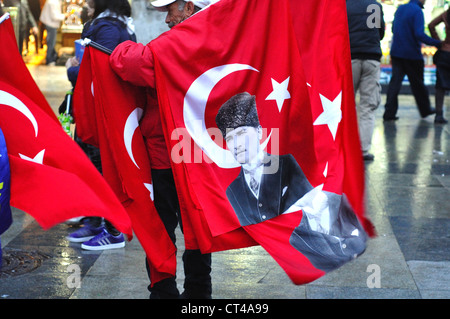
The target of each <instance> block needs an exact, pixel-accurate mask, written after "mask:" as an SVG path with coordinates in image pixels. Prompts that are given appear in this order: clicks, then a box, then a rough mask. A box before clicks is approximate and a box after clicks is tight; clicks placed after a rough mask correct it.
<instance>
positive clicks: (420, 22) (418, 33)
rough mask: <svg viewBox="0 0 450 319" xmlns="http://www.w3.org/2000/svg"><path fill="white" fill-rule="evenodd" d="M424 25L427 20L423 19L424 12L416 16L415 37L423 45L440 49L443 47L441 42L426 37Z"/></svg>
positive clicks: (419, 12)
mask: <svg viewBox="0 0 450 319" xmlns="http://www.w3.org/2000/svg"><path fill="white" fill-rule="evenodd" d="M424 25H425V20H424V17H423V12H422V11H418V12H417V14H415V16H414V36H415V37H416V39H418V40H419V41H420V42H422V43H425V44H428V45H432V46H435V47H437V48H439V47H440V46H441V41H439V40H436V39H433V38H431V37H429V36H428V35H426V34H425V31H424Z"/></svg>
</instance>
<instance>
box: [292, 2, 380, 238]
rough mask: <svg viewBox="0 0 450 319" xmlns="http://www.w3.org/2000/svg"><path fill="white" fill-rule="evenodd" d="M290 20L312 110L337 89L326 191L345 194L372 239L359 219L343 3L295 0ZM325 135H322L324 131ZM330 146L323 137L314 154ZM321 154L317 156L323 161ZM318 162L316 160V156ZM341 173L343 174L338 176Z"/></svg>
mask: <svg viewBox="0 0 450 319" xmlns="http://www.w3.org/2000/svg"><path fill="white" fill-rule="evenodd" d="M289 1H290V5H291V10H292V15H293V16H294V17H295V18H294V19H293V20H292V21H293V24H294V30H295V36H296V39H297V43H298V47H299V50H300V54H301V56H302V61H303V67H304V70H305V77H306V81H307V82H308V83H309V85H310V87H309V95H310V99H311V104H312V107H311V108H312V109H313V110H314V109H315V110H321V106H320V104H321V102H320V99H319V93H320V94H322V95H324V96H325V97H327V98H328V99H330V100H332V99H334V98H335V97H336V96H337V95H338V94H339V92H340V91H341V90H342V92H343V93H344V94H342V114H343V120H342V121H341V123H340V128H339V132H340V134H339V135H338V136H337V138H336V141H335V142H334V143H333V144H335V145H337V146H339V148H336V149H335V152H336V157H335V158H336V159H339V162H334V163H332V162H330V163H329V168H331V166H330V165H341V167H336V169H335V170H333V171H332V173H334V174H336V173H337V172H341V173H342V174H341V175H339V174H338V175H337V176H335V178H334V181H333V182H332V181H331V180H330V178H329V181H327V182H328V185H327V186H329V187H330V189H331V190H333V191H337V192H342V193H345V194H347V196H348V199H349V201H350V203H351V204H352V207H353V209H354V210H355V212H356V214H357V216H358V217H359V219H360V221H361V223H362V224H363V225H364V228H365V230H366V232H367V233H368V234H369V235H370V236H375V228H374V227H373V225H372V223H371V221H370V220H369V219H367V218H366V217H365V208H364V192H365V184H364V163H363V160H362V156H361V152H360V149H361V146H360V141H359V139H357V138H354V137H355V136H359V132H358V127H357V125H355V123H357V118H356V107H355V100H354V96H353V94H352V93H351V92H353V81H352V77H351V76H350V75H351V74H352V71H351V62H350V61H351V56H350V48H349V43H350V39H349V35H348V24H347V23H348V22H347V11H346V5H345V1H342V0H339V1H336V0H321V1H314V0H308V1H296V0H289ZM310 30H314V32H311V31H310ZM317 131H318V132H317V133H318V134H320V132H319V131H322V132H323V131H324V127H317ZM325 131H326V130H325ZM327 140H328V141H329V143H332V142H333V141H332V140H331V139H330V138H328V139H326V138H325V139H324V140H323V143H322V144H320V145H316V150H317V153H319V152H323V153H324V154H327V153H328V152H329V147H328V145H330V144H328V143H327ZM325 156H326V155H324V156H321V157H322V158H325ZM319 158H320V157H319ZM344 172H345V174H344Z"/></svg>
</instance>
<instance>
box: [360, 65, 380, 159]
mask: <svg viewBox="0 0 450 319" xmlns="http://www.w3.org/2000/svg"><path fill="white" fill-rule="evenodd" d="M359 92H360V101H359V107H358V109H357V110H358V126H359V134H360V139H361V150H362V153H363V157H364V158H365V159H373V155H371V154H369V151H370V148H371V145H372V135H373V130H374V128H375V111H376V109H377V108H378V106H379V105H380V102H381V85H380V62H379V61H375V60H365V61H364V63H363V67H362V76H361V80H360V88H359Z"/></svg>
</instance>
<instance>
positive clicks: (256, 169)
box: [216, 92, 313, 226]
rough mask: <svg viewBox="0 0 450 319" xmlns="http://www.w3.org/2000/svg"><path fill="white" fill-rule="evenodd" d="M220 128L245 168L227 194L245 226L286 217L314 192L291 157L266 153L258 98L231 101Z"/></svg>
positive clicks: (224, 108) (221, 115) (242, 95)
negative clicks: (305, 197) (257, 107)
mask: <svg viewBox="0 0 450 319" xmlns="http://www.w3.org/2000/svg"><path fill="white" fill-rule="evenodd" d="M216 124H217V127H218V128H219V129H220V131H221V132H222V135H223V137H224V139H225V141H226V145H227V148H228V150H229V151H230V152H231V153H232V154H233V156H234V157H235V159H236V160H237V162H239V164H241V172H240V174H239V175H238V177H237V178H236V179H235V180H234V181H233V182H232V183H231V184H230V186H229V187H228V188H227V191H226V194H227V197H228V200H229V201H230V203H231V205H232V207H233V209H234V211H235V213H236V215H237V217H238V219H239V222H240V224H241V226H247V225H252V224H257V223H260V222H263V221H265V220H268V219H271V218H274V217H276V216H278V215H280V214H282V213H283V212H285V211H287V210H288V209H289V208H290V207H291V206H292V205H293V204H295V203H296V202H297V201H298V200H299V199H300V198H301V197H303V195H305V194H306V193H308V192H309V191H311V190H312V189H313V187H312V186H311V184H310V183H309V181H308V180H307V178H306V176H305V174H304V173H303V171H302V169H301V168H300V166H299V165H298V163H297V161H296V160H295V158H294V157H293V156H292V155H291V154H287V155H272V154H268V153H266V152H264V150H263V149H262V147H261V145H260V142H261V139H262V127H261V125H260V123H259V117H258V112H257V109H256V100H255V96H252V95H250V94H249V93H247V92H244V93H239V94H236V95H234V96H233V97H231V98H230V99H229V100H228V101H227V102H225V103H224V104H223V105H222V106H221V107H220V109H219V111H218V113H217V115H216Z"/></svg>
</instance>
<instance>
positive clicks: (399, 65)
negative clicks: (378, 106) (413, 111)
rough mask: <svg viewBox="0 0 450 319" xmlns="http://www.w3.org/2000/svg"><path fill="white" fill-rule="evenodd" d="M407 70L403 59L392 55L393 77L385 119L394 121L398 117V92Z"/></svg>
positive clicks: (388, 92) (390, 83) (387, 98)
mask: <svg viewBox="0 0 450 319" xmlns="http://www.w3.org/2000/svg"><path fill="white" fill-rule="evenodd" d="M404 77H405V71H404V70H403V59H398V58H395V57H392V77H391V80H390V81H389V86H388V90H387V94H386V105H385V111H384V114H383V119H384V120H385V121H392V120H396V119H398V117H397V110H398V94H399V93H400V89H401V88H402V82H403V78H404Z"/></svg>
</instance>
